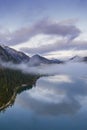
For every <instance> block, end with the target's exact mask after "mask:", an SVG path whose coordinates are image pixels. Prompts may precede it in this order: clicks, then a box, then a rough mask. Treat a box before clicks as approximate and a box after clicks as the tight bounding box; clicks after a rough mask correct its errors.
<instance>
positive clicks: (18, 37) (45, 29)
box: [0, 19, 81, 45]
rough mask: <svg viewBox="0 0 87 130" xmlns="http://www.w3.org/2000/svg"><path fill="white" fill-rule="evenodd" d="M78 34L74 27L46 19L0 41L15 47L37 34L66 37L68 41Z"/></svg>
mask: <svg viewBox="0 0 87 130" xmlns="http://www.w3.org/2000/svg"><path fill="white" fill-rule="evenodd" d="M80 33H81V31H80V30H79V29H78V28H77V27H76V26H75V25H71V24H69V25H68V24H67V25H65V24H62V23H58V22H53V21H51V20H48V19H43V20H41V21H38V22H37V23H35V24H34V25H32V26H31V27H25V28H21V29H19V30H17V31H15V32H12V33H11V32H10V33H8V36H7V37H5V38H3V37H2V36H0V40H1V39H2V38H3V42H5V43H6V44H7V45H17V44H21V43H23V42H26V41H28V40H29V39H30V38H32V37H33V36H35V35H38V34H46V35H57V36H62V37H67V38H68V40H73V39H74V38H76V37H78V36H79V34H80Z"/></svg>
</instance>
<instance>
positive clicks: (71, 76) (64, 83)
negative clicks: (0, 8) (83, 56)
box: [0, 63, 87, 130]
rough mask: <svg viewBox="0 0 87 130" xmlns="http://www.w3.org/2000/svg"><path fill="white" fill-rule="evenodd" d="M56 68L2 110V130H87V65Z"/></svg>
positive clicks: (67, 65) (69, 65)
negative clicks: (50, 74)
mask: <svg viewBox="0 0 87 130" xmlns="http://www.w3.org/2000/svg"><path fill="white" fill-rule="evenodd" d="M55 67H57V68H55V70H56V72H57V73H55V75H53V76H46V77H41V78H39V79H38V80H37V82H36V86H34V87H33V88H32V89H29V90H27V91H24V92H22V93H21V94H19V95H17V97H16V100H15V102H14V105H13V106H12V107H8V108H7V109H6V110H5V111H4V112H1V113H0V130H87V64H84V63H72V64H65V65H59V66H55ZM44 71H45V70H44ZM49 72H50V70H49ZM51 72H52V70H51Z"/></svg>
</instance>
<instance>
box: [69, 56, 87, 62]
mask: <svg viewBox="0 0 87 130" xmlns="http://www.w3.org/2000/svg"><path fill="white" fill-rule="evenodd" d="M68 61H70V62H71V61H72V62H87V57H80V56H74V57H72V58H70V59H69V60H68Z"/></svg>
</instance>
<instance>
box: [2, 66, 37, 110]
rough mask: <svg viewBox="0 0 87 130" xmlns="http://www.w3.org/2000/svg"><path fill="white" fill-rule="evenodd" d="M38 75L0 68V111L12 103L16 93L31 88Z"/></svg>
mask: <svg viewBox="0 0 87 130" xmlns="http://www.w3.org/2000/svg"><path fill="white" fill-rule="evenodd" d="M38 78H39V76H36V75H30V74H23V73H21V72H20V71H18V70H10V69H3V68H2V69H0V111H2V110H5V108H7V107H8V106H11V105H13V104H14V101H15V98H16V95H17V94H18V93H21V92H22V91H24V90H26V89H31V88H32V87H33V86H34V85H35V83H36V80H37V79H38Z"/></svg>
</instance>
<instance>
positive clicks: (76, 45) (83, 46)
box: [20, 40, 87, 54]
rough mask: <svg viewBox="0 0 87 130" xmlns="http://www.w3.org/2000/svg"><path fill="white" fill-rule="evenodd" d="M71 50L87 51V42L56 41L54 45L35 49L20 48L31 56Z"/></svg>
mask: <svg viewBox="0 0 87 130" xmlns="http://www.w3.org/2000/svg"><path fill="white" fill-rule="evenodd" d="M70 49H75V50H87V42H84V41H71V42H70V44H68V43H67V42H65V41H63V40H61V41H56V42H55V43H53V44H46V45H43V46H39V47H33V48H28V47H23V48H20V50H22V51H24V52H26V53H29V54H35V53H39V54H45V53H49V52H52V51H58V50H70Z"/></svg>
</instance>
